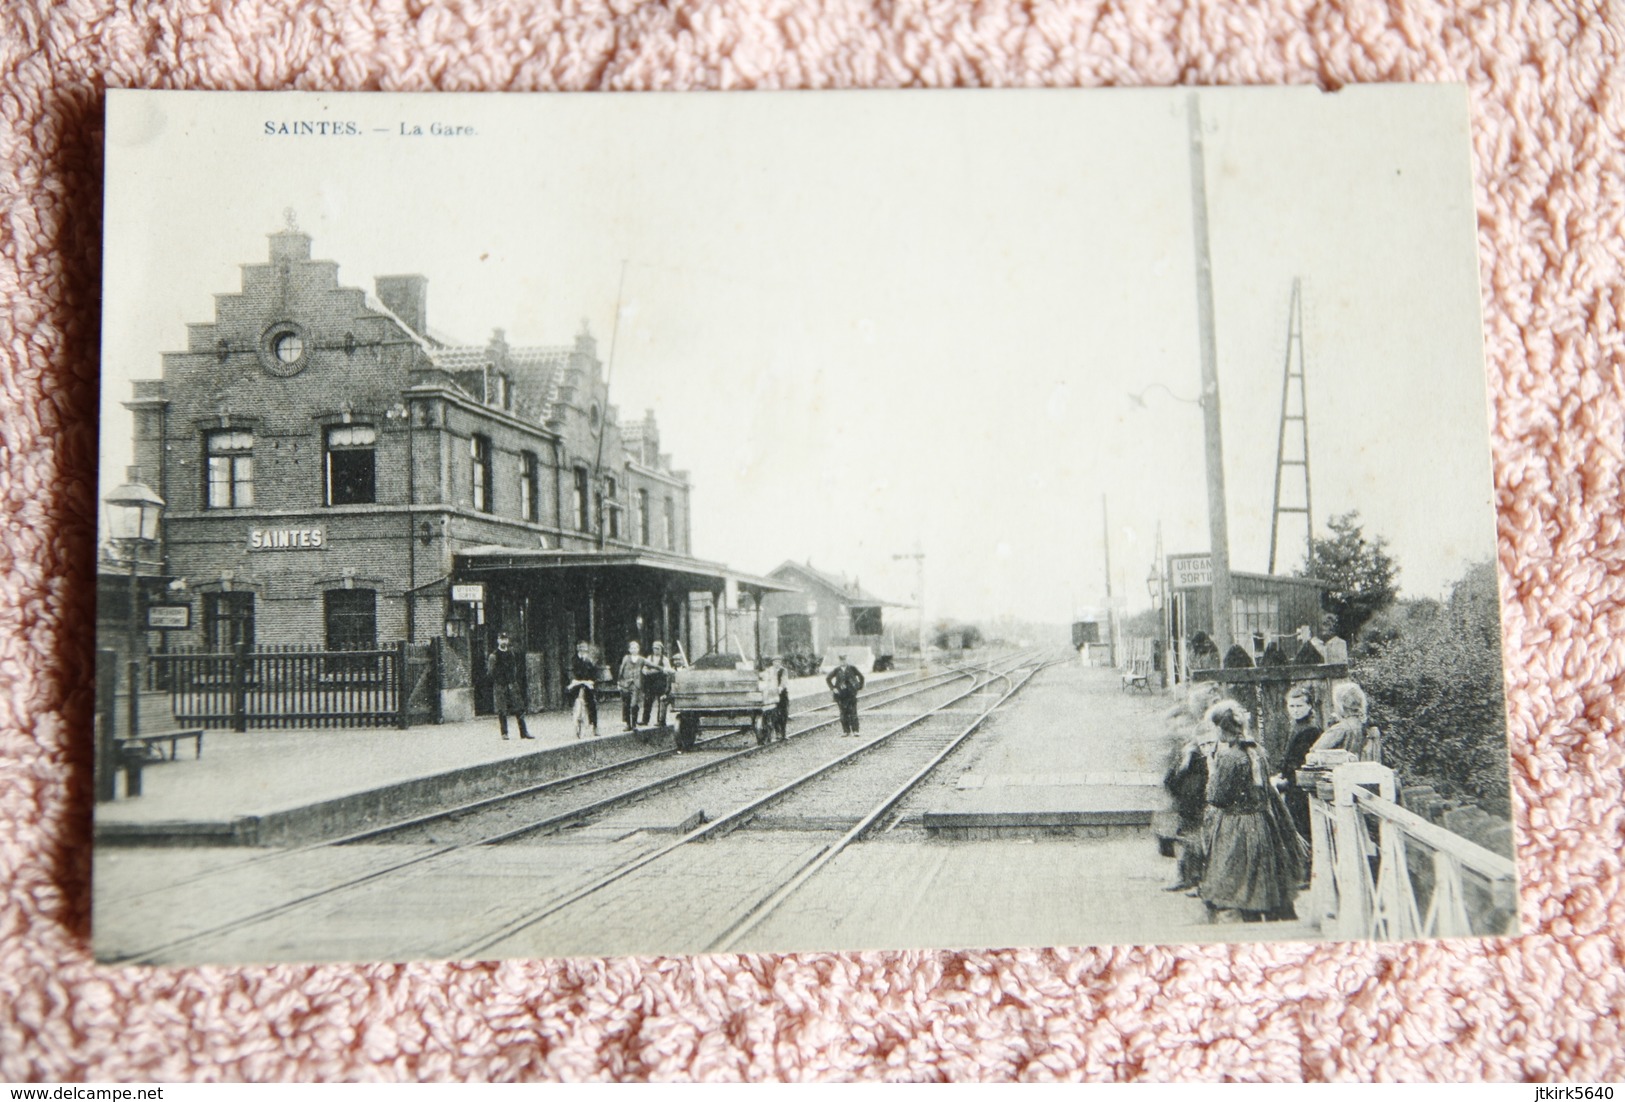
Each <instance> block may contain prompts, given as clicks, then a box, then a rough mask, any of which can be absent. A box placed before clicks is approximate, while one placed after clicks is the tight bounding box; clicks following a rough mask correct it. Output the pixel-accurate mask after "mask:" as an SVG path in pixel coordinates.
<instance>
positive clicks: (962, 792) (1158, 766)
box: [923, 662, 1179, 838]
mask: <svg viewBox="0 0 1625 1102" xmlns="http://www.w3.org/2000/svg"><path fill="white" fill-rule="evenodd" d="M1178 699H1179V698H1178V697H1177V696H1176V695H1175V694H1173V693H1159V692H1153V693H1149V694H1148V693H1144V692H1124V691H1123V688H1122V680H1121V678H1120V677H1119V675H1118V673H1117V671H1116V670H1111V669H1096V668H1085V667H1083V666H1081V665H1080V664H1078V663H1076V662H1073V663H1066V664H1063V665H1058V666H1052V667H1050V668H1049V669H1046V670H1044V671H1043V672H1041V673H1040V674H1039V675H1038V676H1037V677H1036V678H1035V679H1034V680H1033V682H1032V683H1031V684H1029V685H1028V686H1027V687H1026V688H1025V689H1023V690H1022V692H1021V694H1020V695H1018V696H1017V697H1016V698H1015V699H1014V701H1012V703H1011V705H1010V706H1009V707H1008V708H1007V709H1006V710H1005V711H1003V712H1001V713H1000V714H999V715H998V716H996V717H994V718H993V719H992V720H991V721H989V723H988V724H987V726H986V727H984V728H983V729H982V731H981V732H979V733H978V735H977V737H976V740H975V742H974V743H973V744H972V746H971V747H970V748H969V749H970V753H969V755H968V757H967V758H966V761H965V764H964V766H963V771H962V772H961V773H960V774H959V776H958V777H957V779H956V780H954V781H953V785H952V787H947V786H946V785H945V786H944V789H942V790H939V792H938V793H937V794H936V795H935V798H934V799H933V800H932V801H931V803H930V804H929V805H928V807H927V810H926V811H925V814H924V819H923V825H924V827H925V829H926V830H927V831H930V832H932V833H934V834H939V835H943V836H948V837H970V838H976V837H1002V836H1006V835H1009V834H1011V833H1016V834H1027V835H1039V834H1045V833H1065V834H1083V835H1090V834H1101V835H1104V834H1113V833H1127V832H1143V831H1144V830H1145V829H1147V828H1148V827H1150V825H1151V819H1152V816H1153V815H1155V814H1156V813H1157V812H1158V811H1161V810H1163V809H1165V808H1167V807H1168V806H1169V797H1168V794H1167V792H1166V791H1165V790H1164V788H1163V784H1162V781H1163V776H1164V774H1165V773H1166V770H1167V767H1168V763H1169V760H1170V759H1171V757H1172V755H1173V753H1174V752H1175V750H1176V749H1177V745H1178V738H1177V735H1176V733H1175V731H1176V728H1175V727H1174V725H1172V724H1170V723H1169V721H1168V720H1167V718H1166V715H1167V712H1168V710H1169V709H1170V708H1171V707H1172V706H1173V705H1174V704H1175V703H1176V702H1177V700H1178Z"/></svg>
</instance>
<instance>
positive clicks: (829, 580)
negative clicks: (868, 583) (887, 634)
mask: <svg viewBox="0 0 1625 1102" xmlns="http://www.w3.org/2000/svg"><path fill="white" fill-rule="evenodd" d="M786 570H793V571H795V572H796V573H798V574H801V575H803V576H804V577H806V578H808V579H810V580H811V581H814V582H817V583H818V584H819V585H821V586H823V587H824V588H825V589H829V590H831V591H833V592H834V593H835V594H836V595H837V596H838V597H840V599H841V600H843V601H845V602H846V603H847V604H849V605H891V606H893V607H897V608H901V607H903V606H901V605H898V604H897V602H895V601H888V600H886V599H885V598H884V597H876V596H875V595H874V594H873V593H870V592H868V591H867V590H865V589H864V588H863V587H861V586H859V585H858V584H857V583H856V582H853V581H848V580H847V579H846V578H842V577H837V576H836V575H834V574H826V573H825V572H824V571H822V570H819V569H817V568H816V567H814V566H813V565H812V564H811V563H804V562H796V561H795V560H794V559H786V560H785V561H784V562H782V563H780V564H779V565H778V566H776V567H774V568H773V569H772V570H770V571H769V572H768V575H767V576H768V577H770V578H775V577H778V576H780V575H781V574H782V573H783V572H784V571H786Z"/></svg>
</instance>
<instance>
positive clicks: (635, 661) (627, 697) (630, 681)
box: [616, 639, 643, 731]
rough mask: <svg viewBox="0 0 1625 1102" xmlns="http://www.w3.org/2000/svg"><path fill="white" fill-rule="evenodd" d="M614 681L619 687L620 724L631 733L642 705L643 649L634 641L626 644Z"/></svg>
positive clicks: (635, 725)
mask: <svg viewBox="0 0 1625 1102" xmlns="http://www.w3.org/2000/svg"><path fill="white" fill-rule="evenodd" d="M616 681H617V683H618V684H619V685H620V687H621V722H622V723H623V724H625V726H626V729H627V730H628V731H631V730H633V729H635V728H636V727H637V722H638V709H639V708H641V707H642V705H643V648H642V647H641V646H639V645H638V641H637V640H636V639H634V640H632V641H631V642H630V643H628V644H626V656H625V657H624V658H622V659H621V668H620V671H619V676H618V677H617V678H616Z"/></svg>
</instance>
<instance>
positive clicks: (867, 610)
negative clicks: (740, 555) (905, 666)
mask: <svg viewBox="0 0 1625 1102" xmlns="http://www.w3.org/2000/svg"><path fill="white" fill-rule="evenodd" d="M767 577H768V578H769V579H770V580H772V581H775V582H778V583H780V584H781V585H783V586H785V587H787V588H790V589H793V592H777V593H766V594H764V595H763V597H762V648H763V651H764V652H765V653H768V654H795V653H804V654H818V655H823V656H824V657H825V659H826V663H825V664H826V665H827V664H829V662H828V660H830V659H832V658H833V655H834V652H835V651H837V650H839V649H842V648H846V649H848V650H849V651H850V652H851V656H852V658H853V659H854V661H856V660H857V659H858V658H859V657H862V656H864V655H865V654H866V656H867V660H868V661H869V662H871V663H872V662H875V661H877V660H879V659H882V658H888V657H891V656H893V655H895V654H897V653H898V649H899V642H900V641H899V639H898V637H897V633H896V632H895V631H892V630H890V629H888V628H887V626H886V620H885V612H884V610H885V609H886V608H888V607H890V608H906V607H907V606H906V605H899V604H897V603H896V602H894V601H887V600H885V599H883V598H881V597H876V596H875V595H874V594H872V593H869V592H867V591H865V590H864V589H863V587H862V586H860V585H859V584H858V583H857V581H856V580H849V579H847V578H844V577H839V576H837V575H834V574H829V573H826V572H825V571H822V570H818V569H816V568H814V567H813V565H812V564H811V563H799V562H793V561H791V562H784V563H781V564H780V565H779V566H777V567H775V568H774V569H772V570H771V571H769V572H768V574H767ZM903 643H904V649H906V650H913V649H915V648H914V647H913V646H909V645H907V643H908V641H907V640H904V641H903Z"/></svg>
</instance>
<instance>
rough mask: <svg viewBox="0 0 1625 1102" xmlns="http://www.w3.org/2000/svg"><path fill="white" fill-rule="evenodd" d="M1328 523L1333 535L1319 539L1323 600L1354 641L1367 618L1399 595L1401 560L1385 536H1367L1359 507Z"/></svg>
mask: <svg viewBox="0 0 1625 1102" xmlns="http://www.w3.org/2000/svg"><path fill="white" fill-rule="evenodd" d="M1326 527H1327V528H1330V529H1331V532H1332V534H1331V536H1330V537H1329V538H1325V539H1320V538H1317V539H1316V540H1315V541H1314V549H1315V568H1314V576H1315V577H1317V578H1319V579H1320V580H1321V581H1323V582H1325V583H1326V589H1325V590H1324V591H1322V593H1321V596H1320V604H1321V607H1322V608H1324V609H1325V610H1326V611H1327V612H1328V613H1330V614H1331V615H1333V616H1335V617H1337V634H1338V635H1339V636H1341V637H1342V638H1343V639H1345V640H1347V641H1348V642H1349V644H1350V645H1352V644H1353V643H1354V641H1355V639H1356V638H1358V636H1359V634H1360V629H1361V628H1363V627H1365V625H1366V623H1367V621H1369V620H1370V619H1371V618H1372V617H1373V616H1375V615H1376V614H1377V613H1379V612H1381V611H1383V610H1384V609H1386V608H1387V607H1388V606H1389V605H1391V604H1393V603H1394V600H1395V598H1397V597H1398V596H1399V586H1398V585H1396V584H1395V583H1396V581H1397V580H1398V578H1399V564H1398V563H1396V562H1395V561H1394V560H1393V559H1392V558H1391V557H1390V556H1389V554H1388V551H1387V547H1388V541H1387V540H1386V539H1384V538H1383V537H1382V536H1377V537H1375V538H1373V539H1369V540H1368V539H1366V536H1365V529H1364V527H1363V526H1362V525H1361V524H1360V514H1359V512H1358V511H1356V512H1352V513H1344V514H1343V515H1342V516H1338V517H1332V518H1331V519H1330V520H1328V521H1327V522H1326ZM1300 573H1302V571H1300Z"/></svg>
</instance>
